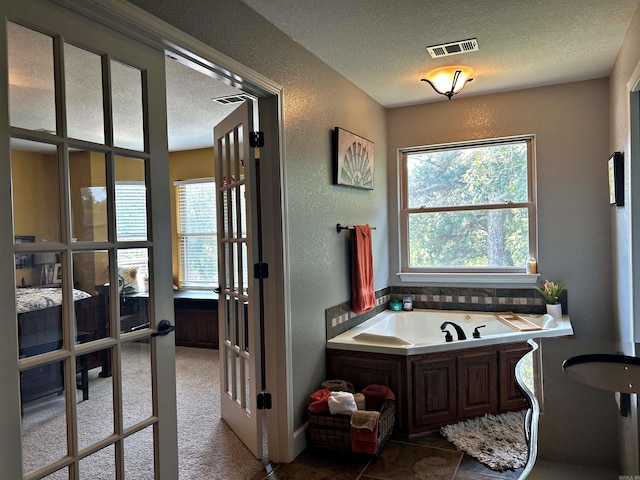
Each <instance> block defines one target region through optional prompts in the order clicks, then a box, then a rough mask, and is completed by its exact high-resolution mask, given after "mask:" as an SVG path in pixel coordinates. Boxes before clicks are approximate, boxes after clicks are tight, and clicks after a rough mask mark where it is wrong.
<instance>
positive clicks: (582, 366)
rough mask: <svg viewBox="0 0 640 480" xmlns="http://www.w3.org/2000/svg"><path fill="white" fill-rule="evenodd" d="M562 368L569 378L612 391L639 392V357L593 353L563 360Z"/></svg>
mask: <svg viewBox="0 0 640 480" xmlns="http://www.w3.org/2000/svg"><path fill="white" fill-rule="evenodd" d="M562 369H563V370H564V371H565V373H566V374H567V375H569V376H570V377H571V378H573V379H575V380H577V381H579V382H582V383H584V384H586V385H589V386H591V387H595V388H600V389H603V390H611V391H613V392H622V393H640V358H638V357H630V356H627V355H615V354H606V353H595V354H588V355H578V356H575V357H571V358H569V359H567V360H565V361H564V362H563V364H562Z"/></svg>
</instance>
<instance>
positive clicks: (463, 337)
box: [440, 321, 467, 340]
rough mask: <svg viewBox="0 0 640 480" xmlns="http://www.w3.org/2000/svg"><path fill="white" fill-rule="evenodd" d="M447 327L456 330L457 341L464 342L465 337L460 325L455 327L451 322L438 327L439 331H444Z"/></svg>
mask: <svg viewBox="0 0 640 480" xmlns="http://www.w3.org/2000/svg"><path fill="white" fill-rule="evenodd" d="M447 325H451V326H452V327H453V328H455V329H456V332H458V340H466V339H467V336H466V335H465V334H464V330H462V328H461V327H460V325H457V324H455V323H453V322H448V321H447V322H444V323H443V324H442V325H440V330H442V331H444V329H445V328H447Z"/></svg>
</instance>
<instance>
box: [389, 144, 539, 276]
mask: <svg viewBox="0 0 640 480" xmlns="http://www.w3.org/2000/svg"><path fill="white" fill-rule="evenodd" d="M520 142H524V143H526V145H527V196H528V201H527V202H519V203H508V204H506V205H508V206H505V204H483V205H478V206H466V205H465V206H464V207H461V206H453V207H429V208H426V207H424V208H409V207H408V203H409V198H408V195H409V192H408V185H409V180H408V168H407V158H408V155H409V154H413V153H420V152H434V151H447V150H456V149H462V148H470V147H483V146H493V145H501V144H509V143H520ZM398 164H399V191H400V195H399V209H398V210H399V220H398V222H399V223H398V229H399V232H398V234H399V235H398V237H399V241H400V249H399V256H400V258H399V260H400V272H399V273H398V276H399V277H400V279H401V280H403V281H416V280H424V281H426V282H429V281H431V280H437V281H439V282H440V283H459V282H469V281H470V282H477V283H485V282H492V283H500V282H501V281H504V282H506V283H531V282H533V283H535V279H537V277H538V275H537V274H528V273H526V265H524V264H523V265H522V266H521V267H467V268H464V267H444V268H443V267H421V268H416V267H409V216H410V215H411V214H415V213H431V212H438V211H440V212H443V211H444V212H452V211H460V210H465V211H466V210H488V209H504V208H526V209H527V210H528V216H529V252H530V254H531V255H533V256H534V257H535V258H536V259H538V242H537V238H538V234H537V229H538V227H537V223H538V219H537V193H536V192H537V180H536V168H535V135H533V134H530V135H518V136H510V137H499V138H490V139H481V140H472V141H464V142H453V143H444V144H435V145H427V146H419V147H407V148H400V149H398Z"/></svg>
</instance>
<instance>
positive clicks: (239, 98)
mask: <svg viewBox="0 0 640 480" xmlns="http://www.w3.org/2000/svg"><path fill="white" fill-rule="evenodd" d="M245 100H255V97H253V96H251V95H249V94H248V93H239V94H237V95H227V96H226V97H217V98H212V99H211V101H212V102H217V103H219V104H220V105H231V104H234V103H240V102H244V101H245Z"/></svg>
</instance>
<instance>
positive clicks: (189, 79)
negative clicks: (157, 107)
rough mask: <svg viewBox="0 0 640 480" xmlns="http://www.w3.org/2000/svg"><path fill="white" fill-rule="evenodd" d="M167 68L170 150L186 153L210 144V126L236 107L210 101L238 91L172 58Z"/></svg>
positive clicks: (211, 131) (211, 141) (211, 143)
mask: <svg viewBox="0 0 640 480" xmlns="http://www.w3.org/2000/svg"><path fill="white" fill-rule="evenodd" d="M165 64H166V68H167V129H168V131H169V150H170V151H174V150H188V149H192V148H204V147H210V146H212V145H213V127H214V126H215V125H216V124H217V123H219V122H220V121H221V120H222V119H224V117H226V116H227V115H229V113H231V112H232V111H233V110H235V108H236V107H237V105H220V104H218V103H216V102H213V101H211V99H212V98H218V97H224V96H228V95H235V94H238V93H240V92H241V91H240V90H238V89H236V88H234V87H231V86H229V85H227V84H225V83H222V82H220V81H217V80H214V79H213V78H211V77H208V76H206V75H204V74H202V73H199V72H196V71H195V70H192V69H190V68H188V67H185V66H184V65H182V64H180V63H178V62H177V61H175V60H172V59H171V58H167V61H166V62H165Z"/></svg>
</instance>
